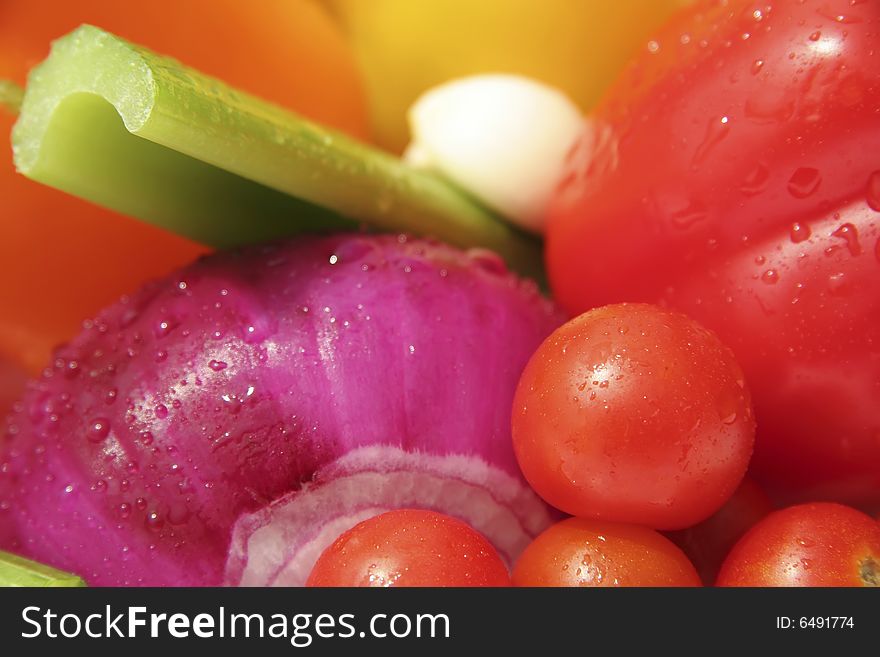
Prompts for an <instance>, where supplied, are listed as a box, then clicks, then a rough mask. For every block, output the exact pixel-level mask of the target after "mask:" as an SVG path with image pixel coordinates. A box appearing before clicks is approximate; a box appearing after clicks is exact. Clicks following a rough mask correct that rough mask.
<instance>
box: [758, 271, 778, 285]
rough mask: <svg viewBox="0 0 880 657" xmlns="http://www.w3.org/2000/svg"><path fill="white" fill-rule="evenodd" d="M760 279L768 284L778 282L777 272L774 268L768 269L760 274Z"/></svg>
mask: <svg viewBox="0 0 880 657" xmlns="http://www.w3.org/2000/svg"><path fill="white" fill-rule="evenodd" d="M761 281H762V282H764V283H767V284H768V285H775V284H776V283H778V282H779V273H778V272H777V271H776V270H775V269H768V270H767V271H765V272H764V273H763V274H761Z"/></svg>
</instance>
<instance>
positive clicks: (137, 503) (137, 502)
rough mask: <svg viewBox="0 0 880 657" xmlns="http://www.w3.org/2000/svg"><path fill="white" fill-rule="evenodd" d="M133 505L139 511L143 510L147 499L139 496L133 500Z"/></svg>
mask: <svg viewBox="0 0 880 657" xmlns="http://www.w3.org/2000/svg"><path fill="white" fill-rule="evenodd" d="M134 505H135V506H136V507H137V509H138V510H139V511H143V510H144V509H146V508H147V501H146V500H145V499H144V498H143V497H139V498H137V499H136V500H135V501H134Z"/></svg>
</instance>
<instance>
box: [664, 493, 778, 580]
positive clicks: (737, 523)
mask: <svg viewBox="0 0 880 657" xmlns="http://www.w3.org/2000/svg"><path fill="white" fill-rule="evenodd" d="M771 511H773V505H772V504H771V503H770V498H768V497H767V494H766V493H765V492H764V491H763V490H762V489H761V487H760V486H758V484H756V483H755V482H754V481H752V480H751V479H749V478H748V477H746V478H745V479H743V480H742V483H741V484H740V485H739V488H737V489H736V491H735V492H734V493H733V495H732V496H731V498H730V499H729V500H727V502H726V503H725V504H724V506H722V507H721V508H720V509H718V511H717V512H715V513H714V514H713V515H712V516H710V517H709V518H707V519H706V520H704V521H703V522H701V523H700V524H698V525H694V526H693V527H689V528H687V529H681V530H679V531H676V532H669V533H667V534H666V537H667V538H668V539H670V540H671V541H672V542H673V543H675V544H676V545H677V546H678V547H680V548H681V549H682V550H683V551H684V553H685V554H686V555H687V556H688V558H689V559H690V560H691V563H693V564H694V566H695V567H696V569H697V572H699V573H700V577H701V578H702V580H703V582H704V583H705V584H712V583H713V582H714V581H715V578H716V577H717V576H718V569H719V568H720V567H721V563H722V562H723V561H724V558H725V557H726V556H727V554H728V553H729V552H730V549H731V548H732V547H733V546H734V544H735V543H736V542H737V541H738V540H739V538H740V537H741V536H742V535H743V534H745V533H746V531H748V530H749V529H750V528H751V527H752V526H753V525H754V524H755V523H757V522H758V521H759V520H761V518H763V517H764V516H766V515H767V514H768V513H770V512H771Z"/></svg>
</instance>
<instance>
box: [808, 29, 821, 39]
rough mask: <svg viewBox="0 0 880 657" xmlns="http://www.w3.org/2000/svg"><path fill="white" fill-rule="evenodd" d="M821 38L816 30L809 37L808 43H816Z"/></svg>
mask: <svg viewBox="0 0 880 657" xmlns="http://www.w3.org/2000/svg"><path fill="white" fill-rule="evenodd" d="M821 38H822V33H821V32H820V31H819V30H816V31H815V32H813V33H812V34H811V35H810V41H818V40H819V39H821Z"/></svg>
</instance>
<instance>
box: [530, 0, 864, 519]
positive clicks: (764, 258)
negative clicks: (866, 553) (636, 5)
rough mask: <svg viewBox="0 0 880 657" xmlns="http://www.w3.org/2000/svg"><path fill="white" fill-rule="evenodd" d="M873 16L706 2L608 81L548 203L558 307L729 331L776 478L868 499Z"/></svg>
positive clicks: (802, 5) (860, 10) (760, 455)
mask: <svg viewBox="0 0 880 657" xmlns="http://www.w3.org/2000/svg"><path fill="white" fill-rule="evenodd" d="M878 34H880V3H878V2H864V1H858V0H856V1H853V0H803V1H801V2H769V1H768V2H754V1H751V0H730V1H727V0H725V1H724V2H720V1H712V2H703V3H702V4H701V5H700V6H699V8H697V9H695V10H692V11H690V10H689V11H688V12H686V13H684V14H682V15H681V17H680V18H679V19H678V20H677V21H673V22H672V23H671V24H670V25H669V26H668V29H667V30H666V31H664V32H663V33H662V34H661V35H659V36H657V37H656V38H655V39H654V40H652V41H651V42H650V43H649V44H648V45H647V47H646V48H645V49H644V52H643V53H642V55H641V57H640V58H639V59H638V60H637V61H636V62H635V64H634V66H633V67H632V69H631V70H630V72H629V74H628V75H626V76H624V77H623V78H622V79H621V80H620V81H619V84H618V85H617V87H616V88H615V89H613V90H612V91H611V92H610V93H609V95H608V96H607V97H606V99H605V101H604V102H603V104H602V106H601V107H600V108H599V109H598V111H597V113H596V117H595V118H596V121H597V124H598V126H599V128H598V132H597V134H598V139H597V141H596V146H595V148H593V147H592V146H591V144H592V142H591V141H590V140H585V141H584V143H583V144H581V147H580V148H579V149H575V151H574V152H573V154H572V157H571V160H570V165H569V170H568V175H567V177H566V179H565V180H564V182H563V184H562V185H561V187H560V189H559V191H558V194H557V197H556V199H555V201H554V204H553V208H552V210H551V212H550V217H549V223H548V232H547V260H548V268H549V276H550V280H551V285H552V288H553V290H554V292H555V294H556V296H557V298H558V300H559V301H560V302H561V303H562V304H563V306H565V307H566V308H567V309H568V310H569V311H571V312H572V313H574V312H580V311H583V310H585V309H587V308H590V307H593V306H596V305H601V304H605V303H610V302H617V301H647V302H655V303H656V302H659V303H661V304H663V305H668V306H671V307H674V308H676V309H678V310H681V311H682V312H684V313H686V314H688V315H690V316H692V317H694V318H695V319H697V320H698V321H700V322H702V323H704V324H705V325H706V326H707V327H709V328H711V329H713V330H715V331H717V333H718V334H719V336H720V337H721V339H722V340H723V341H724V342H725V343H726V344H728V345H729V346H730V347H731V348H732V349H733V351H734V353H735V354H736V356H737V359H738V360H739V362H740V363H741V364H742V366H743V368H744V370H745V372H746V376H747V378H748V380H749V382H750V385H751V387H752V392H753V394H754V398H755V411H756V415H757V417H758V418H759V428H758V437H757V442H756V452H755V463H754V467H753V470H754V472H755V474H756V476H758V477H759V478H760V480H761V482H762V484H764V485H765V487H768V489H769V488H773V489H774V490H773V491H771V492H773V493H775V494H776V495H777V496H781V497H788V498H793V499H794V498H796V499H801V500H806V499H816V498H820V499H826V498H831V497H833V498H836V499H840V500H850V501H851V502H852V503H857V502H858V503H859V504H868V503H870V502H872V501H873V502H874V503H875V504H876V503H877V501H880V294H878V293H877V290H878V286H880V262H878V260H880V122H878V120H877V108H878V107H880V48H878V47H877V45H878V40H877V35H878Z"/></svg>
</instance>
